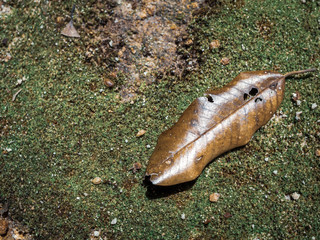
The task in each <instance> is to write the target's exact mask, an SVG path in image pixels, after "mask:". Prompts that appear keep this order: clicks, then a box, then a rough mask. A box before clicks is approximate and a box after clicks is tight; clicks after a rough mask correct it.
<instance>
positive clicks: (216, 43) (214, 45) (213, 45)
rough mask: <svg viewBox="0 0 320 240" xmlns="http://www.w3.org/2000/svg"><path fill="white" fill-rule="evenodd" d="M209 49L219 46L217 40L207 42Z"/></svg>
mask: <svg viewBox="0 0 320 240" xmlns="http://www.w3.org/2000/svg"><path fill="white" fill-rule="evenodd" d="M209 47H210V49H214V48H219V47H220V42H219V40H213V41H212V42H211V43H210V44H209Z"/></svg>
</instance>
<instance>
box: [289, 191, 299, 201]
mask: <svg viewBox="0 0 320 240" xmlns="http://www.w3.org/2000/svg"><path fill="white" fill-rule="evenodd" d="M291 197H292V199H293V200H298V199H299V198H300V194H299V193H297V192H294V193H292V194H291Z"/></svg>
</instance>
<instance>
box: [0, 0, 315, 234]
mask: <svg viewBox="0 0 320 240" xmlns="http://www.w3.org/2000/svg"><path fill="white" fill-rule="evenodd" d="M7 2H9V1H1V2H0V5H1V6H0V40H1V42H0V92H1V94H0V150H1V151H0V202H1V203H4V202H8V203H9V217H11V218H12V219H13V220H15V221H17V222H20V223H22V224H23V225H24V226H26V227H28V228H29V229H30V232H31V233H32V234H33V236H35V237H36V238H38V239H73V238H74V239H84V238H88V237H89V235H90V236H92V238H94V237H93V235H94V234H96V235H97V234H99V237H101V238H102V239H103V238H106V239H127V238H131V239H210V238H218V239H220V238H222V239H239V238H245V239H287V238H294V239H318V238H320V233H319V232H320V220H319V214H318V213H319V212H320V204H319V202H320V198H319V196H320V194H319V193H320V184H319V180H320V179H319V176H320V171H319V157H317V155H316V152H317V149H320V141H319V140H320V123H319V120H320V118H319V116H320V101H319V94H320V91H319V89H320V80H319V73H315V74H309V75H306V76H300V77H294V78H290V79H288V80H287V85H286V94H285V98H284V101H283V103H282V105H281V107H280V109H279V110H278V112H277V114H276V115H275V117H274V118H273V119H272V120H271V121H270V122H269V123H268V124H267V125H266V126H264V127H262V128H261V129H260V130H259V131H258V132H257V133H256V134H255V135H254V137H253V139H252V140H251V141H250V142H249V144H247V145H246V146H245V147H243V148H240V149H236V150H234V151H231V152H229V153H227V154H224V155H223V156H220V157H219V158H217V159H216V160H215V161H214V162H212V163H211V164H210V165H209V166H208V167H207V168H206V169H205V170H204V172H203V174H202V175H201V176H200V177H199V178H198V179H197V181H196V182H195V183H193V184H189V185H187V186H183V187H179V188H169V189H154V188H152V187H149V188H148V187H146V186H145V185H144V184H143V179H144V171H145V168H146V165H147V162H148V158H149V157H150V155H151V153H152V151H153V148H154V146H155V144H156V141H157V137H158V135H159V134H160V133H161V132H162V131H164V130H165V129H167V128H168V127H169V126H171V125H172V124H173V123H174V122H175V121H176V120H177V119H178V118H179V116H180V114H181V113H182V112H183V111H184V110H185V109H186V107H187V106H188V105H189V104H190V103H191V102H192V100H193V99H194V98H196V97H197V96H199V95H201V94H202V93H203V92H205V91H206V90H207V89H208V88H209V87H221V86H223V85H224V84H226V83H227V82H229V81H230V80H231V79H232V78H234V77H235V76H236V75H237V74H238V73H239V72H241V71H248V70H261V69H273V70H278V71H280V72H288V71H293V70H300V69H306V68H311V67H314V68H318V69H320V53H319V47H320V46H319V42H320V38H319V36H320V30H319V27H320V9H319V8H320V3H319V2H318V1H308V0H307V1H280V0H279V1H272V0H266V1H240V3H239V1H237V4H233V3H231V1H228V2H226V1H220V2H218V1H207V3H206V7H203V8H200V10H199V9H198V10H197V13H196V14H197V15H196V17H191V15H188V16H189V17H190V18H191V19H189V20H188V23H187V25H188V26H186V27H185V28H184V30H183V32H184V34H185V35H184V36H185V37H184V38H183V39H182V42H183V43H182V44H179V40H178V41H175V43H176V44H177V46H178V47H177V50H178V54H177V55H176V57H177V58H179V59H180V60H181V63H182V64H185V65H184V66H188V64H189V62H191V63H190V66H192V67H191V68H190V69H189V70H188V71H184V68H187V67H182V68H179V67H178V68H177V69H183V72H184V73H183V74H175V73H172V71H171V70H172V68H171V67H169V70H168V71H169V72H166V71H164V70H163V69H161V71H160V72H162V73H161V74H159V75H158V74H157V71H159V69H157V68H154V71H155V72H154V73H153V72H150V76H152V78H150V79H151V80H150V79H149V80H150V81H148V78H144V77H141V78H140V77H139V79H140V80H141V81H140V83H139V84H136V82H132V78H131V77H132V76H130V74H129V76H128V72H125V71H123V69H124V68H121V64H119V63H117V62H116V61H117V60H116V57H118V58H119V50H121V49H122V48H123V47H125V48H127V47H129V46H132V44H134V42H139V40H138V38H139V37H138V35H139V34H138V33H136V32H134V33H133V36H135V37H136V40H135V38H133V39H131V40H132V42H130V41H129V42H128V43H125V44H123V45H121V44H120V46H121V48H120V47H119V48H116V49H115V50H111V51H110V52H108V51H106V52H105V55H103V54H101V56H103V57H102V58H101V59H100V60H99V59H98V58H97V57H99V56H100V52H98V53H99V54H97V55H90V54H89V53H88V52H90V51H91V50H90V47H91V46H94V48H92V49H93V50H94V49H98V51H100V50H101V51H103V50H102V49H107V48H106V47H103V46H102V45H101V44H102V43H101V42H99V41H100V40H99V36H106V38H107V37H110V36H109V35H107V33H103V31H102V32H101V31H100V32H99V31H98V30H96V28H97V26H99V25H96V23H103V21H105V23H106V24H105V25H107V23H108V21H110V19H111V20H112V19H113V17H114V15H113V14H114V13H113V12H112V11H113V10H114V9H115V8H118V7H119V6H120V5H118V3H117V2H111V1H108V2H107V3H104V2H102V1H101V2H98V3H96V1H91V2H92V3H90V1H89V2H88V3H86V4H87V5H85V4H83V3H80V2H81V1H79V4H78V5H77V10H76V14H75V19H74V24H75V26H76V28H77V30H78V31H79V34H80V36H81V38H80V39H69V38H66V37H63V36H61V35H60V31H61V29H62V28H63V26H64V25H65V24H66V23H67V22H68V21H69V20H70V18H69V17H68V16H69V12H70V10H71V8H72V6H71V5H69V3H65V2H63V1H43V2H40V1H10V4H9V3H7ZM118 2H119V3H120V2H121V1H118ZM122 3H125V1H122ZM143 3H145V4H143ZM97 4H102V5H103V7H105V8H106V9H105V10H104V11H105V15H104V14H103V13H101V12H97V11H98V10H99V9H101V8H102V7H101V6H98V5H97ZM148 4H150V2H148V1H145V2H138V1H137V5H136V9H133V12H132V15H131V16H136V15H135V14H137V13H138V12H139V11H140V13H144V10H145V13H146V18H144V16H145V15H140V18H141V20H144V19H147V17H148V14H151V13H152V11H151V10H152V8H151V10H149V12H148V11H147V9H148V7H147V6H148ZM158 4H160V2H159V3H158ZM185 4H189V3H188V2H185ZM199 4H200V3H199ZM200 5H201V4H200ZM200 5H199V6H200ZM199 6H196V5H192V6H190V8H194V9H195V10H196V9H197V8H198V7H199ZM182 9H183V8H182ZM201 9H202V10H203V11H201ZM108 11H110V12H108ZM181 11H183V10H181ZM160 13H161V11H160V12H159V15H161V14H162V13H161V14H160ZM102 16H105V19H102ZM141 16H142V17H141ZM149 17H150V16H149ZM168 19H170V18H169V17H168ZM113 20H114V19H113ZM138 20H139V19H138ZM171 21H174V19H171ZM179 24H182V23H181V22H175V25H177V27H179V26H180V25H179ZM173 30H175V26H174V25H172V31H173ZM91 32H92V33H91ZM138 32H139V31H138ZM103 34H105V35H103ZM127 34H129V33H127ZM126 36H127V35H126ZM97 39H98V40H97ZM90 40H91V41H93V42H90ZM110 40H112V39H111V38H108V39H107V41H106V45H105V46H107V45H109V46H110ZM213 40H218V41H219V43H220V47H219V48H212V47H211V48H210V43H212V41H213ZM95 41H98V43H96V42H95ZM114 42H115V43H116V41H115V40H114ZM146 44H147V46H149V47H150V48H151V50H154V51H155V49H154V47H153V45H152V44H151V43H150V42H146ZM113 46H116V45H113ZM137 49H138V50H139V48H138V47H137ZM107 50H108V49H107ZM128 50H130V51H131V53H130V55H129V56H130V57H132V56H133V55H131V54H132V53H133V52H132V50H131V48H130V49H128ZM140 50H141V49H140ZM124 52H125V51H124ZM137 52H138V51H137ZM91 53H92V52H91ZM109 53H110V54H109ZM108 54H109V55H108ZM139 54H140V53H139ZM141 54H142V55H143V53H141ZM148 54H151V55H150V56H149V57H155V56H157V55H156V52H151V53H150V52H149V53H146V56H145V57H144V58H138V60H137V61H132V62H130V63H131V65H132V64H137V66H133V67H132V68H133V69H134V70H135V71H137V74H140V73H141V72H140V70H141V69H142V68H139V66H138V65H139V64H140V62H139V61H142V60H143V61H144V60H145V59H147V57H148ZM123 56H124V55H123ZM180 56H181V57H180ZM223 58H224V60H223V61H221V60H222V59H223ZM226 58H228V60H226ZM119 59H120V58H119ZM183 59H185V60H186V61H187V63H183V61H182V60H183ZM130 61H131V60H130ZM228 62H229V63H228ZM144 63H145V62H144ZM226 63H228V64H226ZM124 64H125V62H124ZM173 70H174V68H173ZM142 73H143V71H142ZM146 75H148V74H146ZM139 76H140V75H139ZM154 76H155V77H154ZM181 76H183V77H181ZM153 77H154V78H153ZM106 78H109V79H111V80H112V81H114V83H115V86H114V87H113V88H111V89H110V88H108V87H107V86H105V84H104V80H105V79H106ZM132 86H133V87H132ZM126 87H128V89H129V90H128V91H127V92H129V93H130V92H131V91H132V92H133V93H134V97H132V98H131V97H130V101H123V98H124V97H125V96H127V94H123V93H124V92H126V90H125V88H126ZM20 90H21V91H20ZM296 91H298V92H299V95H300V101H301V103H300V105H298V104H297V103H296V102H293V101H292V94H293V93H296ZM16 93H18V94H17V95H16ZM13 96H15V99H14V101H13ZM313 104H317V105H318V106H317V107H315V108H313V107H312V105H313ZM313 106H315V105H313ZM297 112H302V113H301V115H300V120H296V118H295V117H296V113H297ZM140 129H145V130H146V133H145V134H144V135H143V136H142V137H140V138H137V137H136V133H137V132H138V131H139V130H140ZM136 162H139V163H140V164H141V165H142V168H141V170H138V171H136V172H135V173H133V171H132V170H129V169H130V168H132V165H133V164H134V163H136ZM95 177H100V178H101V179H102V182H101V184H97V185H95V184H93V183H92V181H91V180H92V179H93V178H95ZM214 192H216V193H219V194H220V195H221V197H220V198H219V200H218V202H216V203H211V202H210V201H209V196H210V194H211V193H214ZM295 192H296V193H298V194H299V195H300V197H299V199H297V200H293V198H292V197H291V194H293V193H295ZM293 196H297V195H293ZM183 218H184V219H183ZM96 239H98V237H96Z"/></svg>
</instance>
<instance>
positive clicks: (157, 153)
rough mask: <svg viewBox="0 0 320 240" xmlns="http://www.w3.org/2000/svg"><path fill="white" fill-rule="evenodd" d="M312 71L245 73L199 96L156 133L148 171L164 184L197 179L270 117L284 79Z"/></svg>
mask: <svg viewBox="0 0 320 240" xmlns="http://www.w3.org/2000/svg"><path fill="white" fill-rule="evenodd" d="M312 71H315V69H308V70H303V71H297V72H290V73H287V74H285V75H282V74H280V73H277V72H273V71H255V72H243V73H240V74H239V75H238V76H237V77H236V78H235V79H234V80H233V81H231V82H230V83H229V84H227V85H226V86H224V87H223V88H221V89H218V90H212V91H209V92H207V93H206V94H205V95H204V96H203V97H199V98H197V99H196V100H195V101H193V102H192V103H191V105H190V106H189V107H188V108H187V109H186V110H185V111H184V113H183V114H182V116H181V117H180V119H179V120H178V122H177V123H176V124H175V125H174V126H173V127H171V128H170V129H169V130H167V131H165V132H163V133H162V134H161V135H160V137H159V139H158V143H157V145H156V147H155V150H154V152H153V154H152V156H151V158H150V160H149V164H148V167H147V171H146V175H147V176H150V181H151V182H152V183H153V184H155V185H162V186H169V185H175V184H179V183H183V182H187V181H191V180H194V179H196V178H197V177H198V176H199V175H200V174H201V172H202V170H203V169H204V168H205V166H206V165H207V164H208V163H209V162H211V161H212V160H213V159H214V158H215V157H217V156H219V155H220V154H222V153H224V152H227V151H229V150H231V149H233V148H236V147H239V146H243V145H245V144H247V143H248V142H249V140H250V139H251V137H252V135H253V134H254V133H255V132H256V131H257V130H258V129H259V128H260V127H261V126H263V125H265V124H266V123H267V122H268V121H269V120H270V118H271V117H272V116H273V114H274V113H275V111H276V110H277V109H278V107H279V106H280V103H281V101H282V99H283V96H284V84H285V78H286V77H288V76H291V75H293V74H298V73H305V72H312Z"/></svg>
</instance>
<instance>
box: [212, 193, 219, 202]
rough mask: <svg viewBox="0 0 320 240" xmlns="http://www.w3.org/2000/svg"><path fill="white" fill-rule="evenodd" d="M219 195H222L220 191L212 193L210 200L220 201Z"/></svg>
mask: <svg viewBox="0 0 320 240" xmlns="http://www.w3.org/2000/svg"><path fill="white" fill-rule="evenodd" d="M219 197H220V194H219V193H212V194H211V195H210V202H218V200H219Z"/></svg>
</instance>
